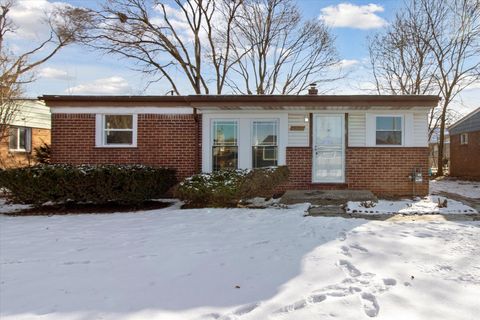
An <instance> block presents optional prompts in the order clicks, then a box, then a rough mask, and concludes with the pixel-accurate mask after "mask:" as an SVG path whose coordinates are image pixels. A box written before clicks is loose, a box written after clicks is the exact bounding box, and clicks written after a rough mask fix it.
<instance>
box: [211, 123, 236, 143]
mask: <svg viewBox="0 0 480 320" xmlns="http://www.w3.org/2000/svg"><path fill="white" fill-rule="evenodd" d="M213 145H228V146H236V145H237V122H235V121H215V122H214V123H213Z"/></svg>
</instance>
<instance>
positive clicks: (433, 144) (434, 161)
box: [428, 129, 450, 174]
mask: <svg viewBox="0 0 480 320" xmlns="http://www.w3.org/2000/svg"><path fill="white" fill-rule="evenodd" d="M439 140H440V129H437V130H435V131H434V132H433V134H432V136H431V138H430V142H429V144H428V145H429V148H430V157H429V163H430V169H431V170H432V173H433V174H435V173H437V170H438V146H439V143H438V142H439ZM449 167H450V134H449V132H448V130H445V137H444V142H443V172H444V173H448V172H449Z"/></svg>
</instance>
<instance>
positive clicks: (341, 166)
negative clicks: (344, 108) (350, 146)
mask: <svg viewBox="0 0 480 320" xmlns="http://www.w3.org/2000/svg"><path fill="white" fill-rule="evenodd" d="M344 119H345V115H344V114H316V115H315V116H314V117H313V130H314V134H313V166H312V167H313V182H317V183H342V182H345V138H344Z"/></svg>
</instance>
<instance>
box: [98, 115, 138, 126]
mask: <svg viewBox="0 0 480 320" xmlns="http://www.w3.org/2000/svg"><path fill="white" fill-rule="evenodd" d="M132 128H133V116H132V115H106V116H105V129H132Z"/></svg>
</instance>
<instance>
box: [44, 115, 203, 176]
mask: <svg viewBox="0 0 480 320" xmlns="http://www.w3.org/2000/svg"><path fill="white" fill-rule="evenodd" d="M196 128H197V124H196V122H195V119H194V116H193V115H157V114H139V115H138V133H137V147H136V148H96V147H95V115H94V114H52V161H53V162H54V163H70V164H102V163H103V164H105V163H118V164H145V165H152V166H161V167H169V168H174V169H177V176H178V178H179V179H182V178H185V177H187V176H191V175H192V174H194V173H196V172H197V169H196V168H195V164H196V163H198V165H200V163H199V161H197V162H196V161H195V157H196V155H197V154H196V151H195V150H196V146H195V144H196V141H198V143H200V142H201V138H199V139H198V140H197V139H196V136H197V137H198V135H196ZM198 128H201V123H199V124H198ZM197 159H198V158H197Z"/></svg>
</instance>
